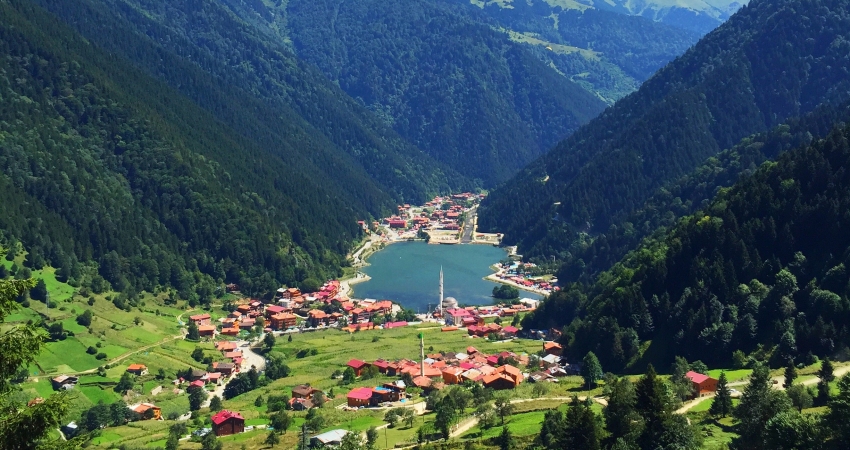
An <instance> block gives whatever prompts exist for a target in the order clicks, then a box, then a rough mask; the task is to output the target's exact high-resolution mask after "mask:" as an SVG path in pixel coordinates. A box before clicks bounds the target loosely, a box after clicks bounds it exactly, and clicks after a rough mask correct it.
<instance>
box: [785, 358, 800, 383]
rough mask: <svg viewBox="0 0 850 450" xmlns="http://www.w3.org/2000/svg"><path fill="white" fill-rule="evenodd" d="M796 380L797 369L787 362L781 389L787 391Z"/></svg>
mask: <svg viewBox="0 0 850 450" xmlns="http://www.w3.org/2000/svg"><path fill="white" fill-rule="evenodd" d="M796 378H797V368H796V367H794V362H793V361H791V360H789V361H788V365H787V366H785V382H784V383H782V387H784V388H785V389H788V388H790V387H791V385H793V384H794V380H795V379H796Z"/></svg>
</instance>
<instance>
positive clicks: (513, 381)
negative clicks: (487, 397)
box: [481, 364, 523, 390]
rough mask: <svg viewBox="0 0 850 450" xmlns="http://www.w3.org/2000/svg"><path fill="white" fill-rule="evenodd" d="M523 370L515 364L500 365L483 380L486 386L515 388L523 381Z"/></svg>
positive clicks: (497, 388)
mask: <svg viewBox="0 0 850 450" xmlns="http://www.w3.org/2000/svg"><path fill="white" fill-rule="evenodd" d="M522 379H523V377H522V372H521V371H520V370H519V369H517V368H516V367H514V366H511V365H507V364H505V365H504V366H501V367H498V368H497V369H496V370H494V371H493V372H491V373H490V374H488V375H485V376H484V378H483V379H482V380H481V381H482V382H483V383H484V386H485V387H488V388H491V389H496V390H499V389H514V388H516V387H517V386H519V384H520V383H522Z"/></svg>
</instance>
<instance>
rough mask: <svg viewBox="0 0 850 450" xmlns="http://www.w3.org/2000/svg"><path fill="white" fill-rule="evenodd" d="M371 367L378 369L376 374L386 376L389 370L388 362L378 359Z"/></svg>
mask: <svg viewBox="0 0 850 450" xmlns="http://www.w3.org/2000/svg"><path fill="white" fill-rule="evenodd" d="M372 365H373V366H375V367H377V368H378V372H381V373H383V374H386V373H387V370H388V369H389V366H390V363H389V361H384V360H383V359H378V360H376V361H375V362H373V363H372Z"/></svg>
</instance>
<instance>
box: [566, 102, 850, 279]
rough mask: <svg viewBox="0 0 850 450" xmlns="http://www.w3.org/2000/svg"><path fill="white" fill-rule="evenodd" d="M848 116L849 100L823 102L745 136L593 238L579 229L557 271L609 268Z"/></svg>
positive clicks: (572, 275) (592, 272)
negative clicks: (722, 192) (765, 164)
mask: <svg viewBox="0 0 850 450" xmlns="http://www.w3.org/2000/svg"><path fill="white" fill-rule="evenodd" d="M848 120H850V103H848V102H844V103H843V104H840V105H838V106H833V105H831V104H824V105H821V106H820V107H818V108H817V109H816V110H815V111H813V112H811V113H809V114H806V115H805V116H803V117H801V118H792V119H789V120H787V121H786V122H785V123H783V124H782V125H779V126H777V127H774V128H773V129H771V130H769V131H766V132H763V133H758V134H755V135H753V136H750V137H747V138H745V139H744V140H742V141H741V142H739V143H738V144H736V145H735V146H734V147H732V148H730V149H728V150H724V151H722V152H720V153H718V154H717V155H716V156H713V157H711V158H708V159H707V160H706V161H705V162H704V163H703V164H701V165H700V166H699V167H697V168H696V169H695V170H693V171H692V172H690V173H688V174H687V175H684V176H682V177H681V178H679V179H677V180H675V181H673V182H671V183H669V184H667V185H665V186H664V187H662V188H660V189H659V190H658V191H657V192H656V193H655V194H654V195H653V196H652V197H650V198H649V200H647V201H646V203H644V205H643V206H641V207H640V208H639V209H637V210H635V211H633V212H631V213H629V214H627V215H624V216H617V217H615V218H614V219H613V220H612V221H611V226H610V227H609V228H608V229H607V230H605V232H604V233H601V234H599V235H597V236H594V237H593V238H590V237H589V236H587V235H581V236H580V237H579V238H578V239H577V240H576V242H575V243H574V244H573V245H572V246H571V247H570V249H569V252H568V253H567V255H566V257H565V258H564V261H563V264H562V266H561V268H560V270H559V271H558V274H557V275H558V279H559V280H560V281H561V282H562V283H563V282H573V281H581V282H583V283H590V282H592V281H593V278H594V277H595V276H596V275H597V274H598V273H599V272H602V271H605V270H608V269H610V268H611V267H612V266H613V265H614V264H615V263H616V262H617V261H619V260H620V259H621V258H623V256H625V255H626V253H628V252H629V251H630V250H633V249H634V248H636V247H637V246H638V244H639V243H640V242H641V240H642V239H643V238H644V237H646V236H648V235H661V234H663V233H665V232H666V231H667V230H668V229H669V228H670V227H672V226H674V225H675V224H676V223H677V222H678V221H679V219H680V218H681V217H682V216H684V215H688V214H693V213H695V212H696V211H697V210H698V209H699V208H703V207H705V206H706V205H707V204H708V202H709V201H710V200H711V199H712V197H713V196H714V195H715V193H717V191H718V190H719V189H723V188H728V187H729V186H731V185H732V184H734V183H735V182H736V181H737V180H738V179H739V177H740V176H741V175H749V174H751V173H752V172H753V171H754V170H755V169H756V168H758V166H759V165H761V164H762V163H763V162H765V161H767V160H770V159H774V158H776V157H777V156H778V155H780V154H781V153H782V152H785V151H787V150H790V149H793V148H797V147H800V146H802V145H807V144H810V143H811V142H812V140H813V139H821V138H823V137H825V136H826V135H827V134H828V133H829V132H830V131H831V130H832V128H833V127H834V124H836V123H840V122H846V121H848Z"/></svg>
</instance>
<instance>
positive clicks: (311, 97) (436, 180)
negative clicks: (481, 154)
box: [36, 0, 473, 202]
mask: <svg viewBox="0 0 850 450" xmlns="http://www.w3.org/2000/svg"><path fill="white" fill-rule="evenodd" d="M36 1H38V2H39V3H41V4H42V5H43V6H44V7H45V8H47V9H49V10H50V11H51V12H53V13H54V14H56V15H57V16H58V17H59V18H60V19H62V20H63V21H65V22H67V23H68V24H70V25H71V26H73V27H74V28H76V29H77V31H78V32H79V33H81V34H82V35H83V36H84V37H86V38H87V39H89V40H91V41H92V42H94V43H96V44H97V45H99V46H101V47H103V48H104V49H106V50H108V51H111V52H114V53H116V54H119V55H122V56H124V57H126V58H127V59H129V60H130V61H132V62H133V63H135V64H136V65H137V67H139V68H140V69H141V70H144V71H147V72H148V73H150V74H151V75H153V76H155V77H157V78H159V79H161V80H163V81H164V82H166V83H167V84H169V85H170V86H172V87H173V88H174V89H176V90H178V91H180V92H181V93H182V94H184V95H186V96H187V97H189V98H190V99H192V100H193V101H194V102H196V103H197V104H198V105H199V106H201V107H203V108H204V109H206V110H208V111H210V112H211V113H212V114H213V115H214V116H215V117H216V118H217V119H218V120H220V121H222V122H224V123H227V124H228V125H229V126H231V127H232V129H233V130H234V131H236V132H238V133H240V134H242V135H243V136H245V137H247V138H249V139H252V140H255V141H257V142H262V146H263V147H264V148H267V149H271V150H274V149H275V148H276V147H278V146H279V142H292V143H294V144H296V145H293V146H291V147H289V148H288V149H287V150H283V149H282V148H279V149H277V150H279V151H286V152H295V153H298V154H300V155H302V156H304V157H306V158H309V159H311V160H313V161H315V162H316V163H317V166H319V168H320V169H321V170H319V171H317V172H313V173H312V174H313V175H312V176H314V177H318V178H321V176H320V175H319V174H322V173H325V174H329V175H330V176H328V177H327V178H329V180H328V179H325V180H323V181H322V182H324V183H333V184H339V185H342V186H345V185H347V183H346V182H345V180H344V177H345V176H346V175H345V170H343V171H336V169H335V168H334V167H333V165H332V164H331V163H330V160H333V159H340V160H348V161H349V162H351V163H353V165H354V166H355V169H354V170H359V169H360V168H363V169H365V170H366V172H367V173H368V174H369V175H370V176H371V177H372V178H373V179H374V181H375V182H377V183H378V185H379V186H380V188H381V189H382V190H383V191H385V192H387V193H389V194H390V195H391V196H393V197H394V198H396V199H398V201H405V202H419V201H422V200H424V199H425V198H426V197H428V196H429V195H430V194H433V193H436V192H440V191H447V190H450V189H464V188H470V187H473V185H472V184H471V183H469V182H468V180H467V179H466V178H465V177H463V176H461V175H459V174H458V173H457V172H455V171H454V170H452V169H451V168H448V167H446V166H444V165H442V164H440V163H438V162H437V161H435V160H433V159H431V158H429V157H428V155H427V154H425V153H423V152H422V151H421V150H419V149H418V148H416V147H415V146H413V145H411V144H410V143H409V142H407V141H406V140H405V139H403V138H402V137H400V136H399V135H398V134H397V133H395V132H394V131H393V130H392V129H391V128H390V127H388V126H386V125H385V124H384V123H383V122H382V121H380V120H379V119H378V118H377V117H375V116H374V115H373V114H371V113H369V111H368V110H366V108H363V107H362V106H360V105H359V104H358V103H357V102H356V101H354V100H353V99H351V98H350V97H349V96H347V95H346V94H345V93H344V92H343V91H341V90H340V89H339V88H338V87H337V86H336V85H334V84H333V83H331V82H330V81H328V80H327V78H326V77H324V76H323V75H322V74H321V72H319V71H318V70H317V69H316V68H315V67H313V66H312V65H310V64H307V63H304V62H303V61H301V60H299V59H298V58H297V57H296V56H295V55H294V54H293V53H292V51H291V50H290V49H289V48H288V47H287V46H286V45H284V44H283V43H281V42H278V41H277V40H275V39H273V38H272V37H271V36H269V35H268V34H264V30H263V29H260V28H257V27H255V26H254V25H252V23H250V22H248V21H245V20H242V19H241V18H240V17H239V16H238V15H237V14H235V13H234V12H233V11H231V9H230V7H229V5H228V4H226V3H225V2H221V1H215V0H201V1H193V0H174V1H168V2H160V1H150V0H68V1H62V2H56V1H49V0H36ZM347 158H350V159H347ZM323 159H324V161H323ZM346 189H349V187H346Z"/></svg>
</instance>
